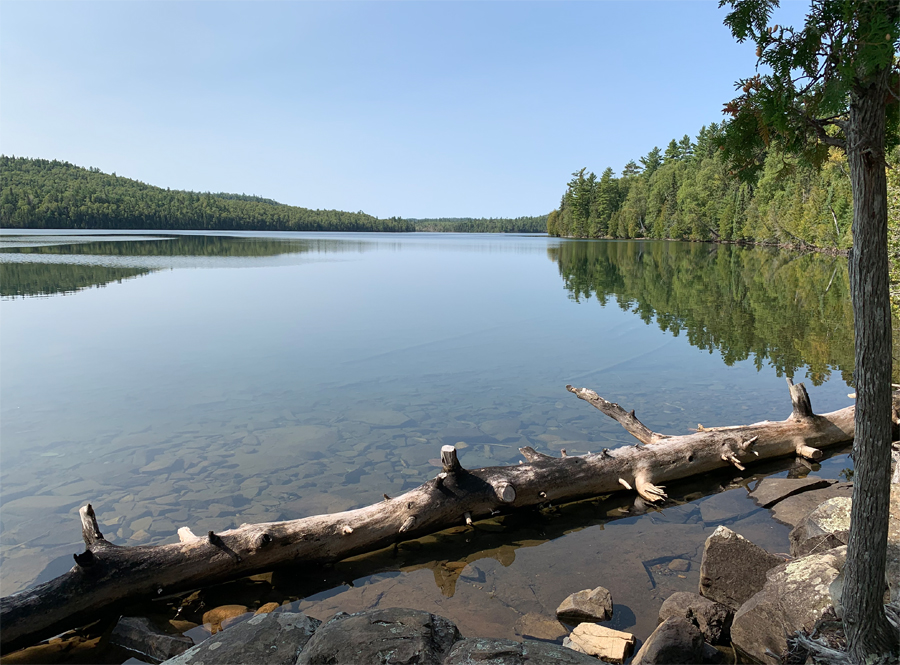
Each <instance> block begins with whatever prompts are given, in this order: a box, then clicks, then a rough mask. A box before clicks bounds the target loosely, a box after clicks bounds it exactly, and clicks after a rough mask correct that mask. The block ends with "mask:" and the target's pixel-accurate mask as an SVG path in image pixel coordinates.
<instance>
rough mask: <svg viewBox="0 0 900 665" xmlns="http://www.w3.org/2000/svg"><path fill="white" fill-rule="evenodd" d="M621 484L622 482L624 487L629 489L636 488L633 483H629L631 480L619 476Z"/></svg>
mask: <svg viewBox="0 0 900 665" xmlns="http://www.w3.org/2000/svg"><path fill="white" fill-rule="evenodd" d="M619 484H620V485H621V486H622V487H624V488H625V489H627V490H630V489H634V488H633V487H632V486H631V483H629V482H628V481H627V480H625V479H624V478H619Z"/></svg>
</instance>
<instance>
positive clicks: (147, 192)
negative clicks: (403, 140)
mask: <svg viewBox="0 0 900 665" xmlns="http://www.w3.org/2000/svg"><path fill="white" fill-rule="evenodd" d="M0 227H4V228H21V229H24V228H28V229H41V228H46V229H163V230H179V229H203V230H225V229H229V230H246V231H414V230H415V226H414V225H413V224H412V223H411V222H407V221H404V220H401V219H400V218H398V217H393V218H390V219H378V218H376V217H373V216H372V215H367V214H365V213H363V212H341V211H339V210H309V209H307V208H298V207H296V206H289V205H284V204H281V203H278V202H276V201H272V200H271V199H265V198H262V197H259V196H247V195H243V194H221V193H220V194H212V193H209V192H206V193H200V192H187V191H178V190H168V189H162V188H160V187H153V186H152V185H147V184H144V183H142V182H139V181H137V180H131V179H129V178H121V177H119V176H117V175H116V174H115V173H112V174H106V173H102V172H101V171H100V170H99V169H95V168H90V169H85V168H81V167H78V166H74V165H73V164H69V163H68V162H60V161H55V160H54V161H50V160H46V159H27V158H22V157H19V158H16V157H8V156H5V155H3V156H0Z"/></svg>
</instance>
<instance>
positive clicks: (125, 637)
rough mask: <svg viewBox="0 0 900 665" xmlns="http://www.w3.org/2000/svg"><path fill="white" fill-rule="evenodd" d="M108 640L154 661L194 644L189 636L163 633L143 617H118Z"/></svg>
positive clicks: (182, 650) (173, 654) (181, 651)
mask: <svg viewBox="0 0 900 665" xmlns="http://www.w3.org/2000/svg"><path fill="white" fill-rule="evenodd" d="M109 641H110V643H111V644H115V645H117V646H120V647H124V648H126V649H130V650H131V651H135V652H137V653H139V654H143V655H145V656H149V657H150V658H151V659H152V660H155V661H162V660H166V659H168V658H172V657H173V656H177V655H178V654H180V653H184V652H185V651H187V650H188V649H190V648H191V647H192V646H194V641H193V640H192V639H191V638H190V637H185V636H184V635H172V634H171V633H165V632H163V631H162V630H160V629H159V628H157V627H156V626H154V625H153V624H152V623H151V622H150V620H149V619H146V618H144V617H122V618H121V619H119V622H118V623H117V624H116V627H115V628H113V631H112V634H111V635H110V636H109Z"/></svg>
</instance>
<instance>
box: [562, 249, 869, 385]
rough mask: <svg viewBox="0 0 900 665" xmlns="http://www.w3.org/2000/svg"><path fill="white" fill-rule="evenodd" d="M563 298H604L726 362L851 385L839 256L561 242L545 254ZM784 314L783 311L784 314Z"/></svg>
mask: <svg viewBox="0 0 900 665" xmlns="http://www.w3.org/2000/svg"><path fill="white" fill-rule="evenodd" d="M548 253H549V257H550V258H551V259H552V260H554V261H556V263H557V265H558V266H559V272H560V275H561V276H562V278H563V280H564V282H565V287H566V289H567V290H568V291H569V295H570V297H571V298H572V299H574V300H577V301H585V300H589V299H591V298H596V299H597V300H598V301H599V302H600V303H602V304H606V303H607V302H609V301H610V300H611V299H614V300H615V302H616V303H617V304H618V306H619V307H621V308H622V309H624V310H627V311H633V312H634V313H635V314H637V315H638V316H640V317H641V319H643V321H644V322H645V323H647V324H648V325H649V324H653V323H655V324H656V325H658V326H659V328H660V329H661V330H664V331H668V332H671V333H673V334H674V335H676V336H677V335H679V334H681V333H684V334H685V335H686V336H687V339H688V341H689V342H690V343H691V344H692V345H694V346H696V347H698V348H701V349H705V350H707V351H709V352H710V353H712V352H714V351H718V352H719V353H720V354H721V355H722V359H723V360H724V361H725V363H726V364H728V365H731V364H733V363H735V362H737V361H741V360H747V359H748V358H752V359H753V362H754V363H755V364H756V365H757V367H762V366H764V365H766V364H768V365H771V366H772V367H774V368H775V369H776V371H777V372H778V374H779V375H786V376H790V377H793V376H794V375H795V373H796V372H798V371H800V370H801V369H804V368H805V369H806V372H807V374H808V376H809V378H810V380H811V381H812V383H813V384H815V385H819V384H820V383H822V382H823V381H824V380H825V379H827V378H828V377H829V376H830V374H831V372H832V371H834V370H837V371H839V372H840V373H841V376H842V377H843V379H844V381H847V382H850V381H851V380H852V374H853V366H854V357H853V353H854V351H853V312H852V309H851V305H850V285H849V277H848V274H847V260H846V259H845V258H844V257H841V256H828V255H824V254H821V253H809V252H807V253H799V252H794V251H789V250H782V249H777V248H770V247H754V248H743V247H735V246H733V245H727V244H711V243H668V242H654V241H645V242H636V243H635V242H629V243H619V242H592V243H587V242H568V243H562V244H561V245H559V246H556V247H550V248H549V249H548ZM786 314H787V315H786Z"/></svg>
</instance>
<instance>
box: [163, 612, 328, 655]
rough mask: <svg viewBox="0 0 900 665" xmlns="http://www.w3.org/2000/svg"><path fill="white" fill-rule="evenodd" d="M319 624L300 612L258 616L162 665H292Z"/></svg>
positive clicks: (219, 633) (232, 627)
mask: <svg viewBox="0 0 900 665" xmlns="http://www.w3.org/2000/svg"><path fill="white" fill-rule="evenodd" d="M321 623H322V622H321V621H318V620H317V619H312V618H310V617H308V616H306V615H305V614H302V613H300V612H272V613H270V614H258V615H256V616H254V617H253V618H251V619H248V620H247V621H244V622H242V623H239V624H236V625H234V626H231V627H230V628H226V629H225V630H223V631H220V632H218V633H216V634H215V635H213V636H212V637H210V638H209V639H207V640H206V641H205V642H201V643H200V644H198V645H197V646H195V647H193V648H192V649H189V650H188V651H185V652H184V653H183V654H181V655H180V656H177V657H175V658H172V659H171V660H167V661H166V665H243V664H245V663H266V665H294V663H295V662H296V661H297V656H298V655H299V654H300V652H301V651H302V650H303V648H304V646H306V644H307V642H308V641H309V638H310V637H311V636H312V635H313V633H314V632H315V630H316V628H317V627H318V626H319V624H321Z"/></svg>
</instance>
